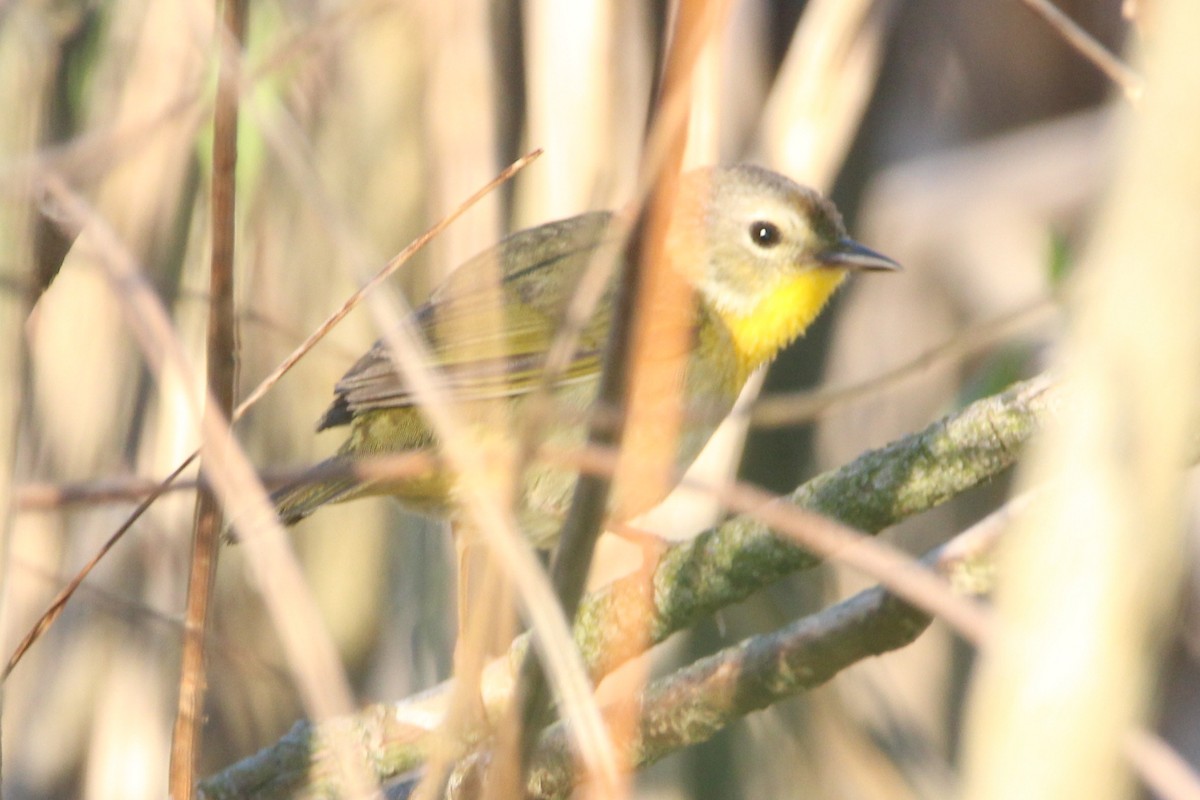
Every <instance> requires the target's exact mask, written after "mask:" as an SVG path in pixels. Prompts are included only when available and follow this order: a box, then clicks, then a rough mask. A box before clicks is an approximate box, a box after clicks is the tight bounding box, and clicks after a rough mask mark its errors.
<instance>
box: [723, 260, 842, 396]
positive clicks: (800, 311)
mask: <svg viewBox="0 0 1200 800" xmlns="http://www.w3.org/2000/svg"><path fill="white" fill-rule="evenodd" d="M845 277H846V271H845V270H843V269H811V270H805V271H804V272H802V273H800V274H799V275H796V276H795V277H793V278H789V279H787V280H785V281H783V282H782V283H780V284H779V285H778V286H777V287H775V288H774V289H773V290H771V291H770V292H768V293H767V295H766V296H765V297H763V298H762V299H761V300H759V301H758V303H756V304H755V305H754V306H753V307H752V308H751V309H750V310H749V311H748V312H745V313H729V312H724V313H722V314H721V318H722V319H723V320H724V321H725V324H726V325H727V326H728V327H729V332H730V333H731V334H732V336H733V343H734V347H735V348H736V349H737V360H738V371H739V372H740V373H742V374H743V375H749V374H750V373H751V372H752V371H754V370H755V369H757V368H758V367H759V366H760V365H761V364H763V363H765V362H767V361H770V360H771V359H772V358H774V357H775V356H776V354H778V353H779V351H780V350H782V349H783V348H784V347H786V346H787V345H789V344H791V343H792V341H794V340H795V339H796V337H798V336H800V335H801V334H803V333H804V331H805V330H806V329H807V328H808V326H809V325H810V324H811V323H812V321H813V320H814V319H816V317H817V315H818V314H820V313H821V309H822V308H824V306H825V303H826V302H827V301H828V300H829V297H830V296H831V295H832V294H833V292H834V290H835V289H837V287H838V286H839V285H840V284H841V282H842V281H843V280H844V279H845Z"/></svg>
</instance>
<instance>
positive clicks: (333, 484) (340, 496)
mask: <svg viewBox="0 0 1200 800" xmlns="http://www.w3.org/2000/svg"><path fill="white" fill-rule="evenodd" d="M350 461H351V459H350V458H349V457H347V456H343V455H336V456H333V457H332V458H327V459H325V460H324V461H322V462H321V463H320V464H318V465H317V466H316V467H315V468H314V469H313V472H314V473H317V474H318V475H320V474H322V473H325V474H326V476H325V477H312V478H301V479H300V480H297V481H294V482H292V483H289V484H287V485H285V486H281V487H279V488H278V489H276V490H275V491H273V492H271V502H272V503H274V504H275V511H276V512H277V513H278V514H279V518H280V519H281V520H282V521H283V524H284V525H294V524H295V523H297V522H299V521H300V520H302V519H304V518H305V517H307V516H308V515H309V514H311V513H312V512H314V511H316V510H317V509H318V508H320V507H321V506H323V505H325V504H326V503H340V502H341V501H343V500H349V499H350V498H352V497H357V496H358V495H360V494H362V493H363V491H364V486H363V484H362V481H361V480H360V479H358V478H356V477H355V476H353V475H351V474H349V472H348V471H347V470H345V469H344V468H345V467H346V466H347V465H348V464H349V463H350ZM338 472H341V473H342V474H341V475H338V474H337V473H338Z"/></svg>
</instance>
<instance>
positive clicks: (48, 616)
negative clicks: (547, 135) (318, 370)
mask: <svg viewBox="0 0 1200 800" xmlns="http://www.w3.org/2000/svg"><path fill="white" fill-rule="evenodd" d="M541 154H542V151H541V150H540V149H535V150H533V151H531V152H530V153H527V154H526V155H524V156H522V157H521V158H519V159H517V160H516V161H514V162H513V163H512V164H511V165H509V167H508V168H506V169H505V170H503V171H502V172H501V173H500V174H499V175H497V176H496V177H495V178H494V179H493V180H492V181H491V182H489V183H488V184H487V185H486V186H484V187H483V188H482V189H480V190H479V191H478V192H476V193H475V194H473V195H471V196H470V197H468V198H467V199H466V200H464V201H463V202H462V203H461V204H460V205H459V206H458V207H457V208H455V209H454V211H452V212H451V213H450V214H448V215H446V216H445V217H443V218H441V219H440V220H438V222H437V223H435V224H434V225H432V226H431V227H430V228H429V229H428V230H426V231H425V232H424V233H423V234H421V235H420V236H418V237H417V238H416V239H414V240H413V241H412V243H410V244H409V245H408V246H407V247H405V248H404V249H403V250H401V251H400V252H399V253H398V254H397V255H396V256H395V257H394V258H392V259H391V260H389V261H388V262H387V264H385V265H384V266H383V267H382V268H381V269H380V270H379V271H378V272H377V273H376V274H375V275H374V276H373V277H372V278H371V279H370V280H369V281H367V282H366V283H365V284H364V285H363V287H362V288H361V289H359V290H358V291H356V292H354V293H353V294H352V295H350V297H349V298H348V299H347V300H346V301H345V302H344V303H343V304H342V305H341V307H340V308H338V310H337V311H335V312H333V314H331V315H330V316H329V317H328V318H327V319H326V320H325V322H323V323H322V324H321V325H319V326H318V327H317V329H316V331H314V332H313V333H312V334H310V335H309V336H308V338H306V339H305V340H304V341H303V342H301V344H300V345H299V346H298V347H297V348H296V349H295V350H293V351H292V353H291V355H289V356H288V357H287V358H285V359H284V360H283V361H282V362H280V364H279V366H277V367H276V368H275V369H274V370H272V371H271V373H270V374H269V375H267V376H266V377H265V378H263V380H262V381H261V382H260V383H259V384H258V386H256V387H255V388H254V390H253V391H252V392H250V394H249V395H248V396H247V397H246V399H245V400H243V401H242V402H241V403H239V404H238V407H237V408H236V409H235V410H234V412H233V421H234V422H237V421H238V420H239V419H241V418H242V417H243V416H244V415H245V414H246V412H247V411H249V410H250V408H251V407H252V406H253V405H254V404H255V403H257V402H258V401H259V400H260V399H262V397H263V395H265V394H266V393H267V391H268V390H270V389H271V387H273V386H274V385H275V384H276V383H277V382H278V381H279V379H280V378H281V377H283V375H284V374H285V373H287V371H288V370H290V369H291V368H292V367H293V366H295V365H296V363H297V362H298V361H299V360H300V359H301V358H303V357H304V355H305V354H306V353H308V351H309V350H311V349H312V348H313V347H314V346H315V345H316V344H317V342H319V341H320V340H321V339H322V338H323V337H324V336H325V335H326V334H328V333H329V331H330V330H332V329H333V327H334V326H335V325H337V323H339V322H341V320H342V319H344V318H345V317H346V315H347V314H349V313H350V311H352V310H353V309H354V308H355V307H356V306H357V305H358V304H359V303H361V302H362V300H363V298H364V297H365V296H366V295H367V294H368V293H369V292H370V291H371V290H373V289H375V288H376V287H378V286H379V284H380V283H382V282H383V281H384V280H386V279H387V278H388V277H389V276H390V275H391V274H392V273H394V272H395V271H396V270H397V269H399V268H400V267H401V266H403V265H404V264H405V263H407V262H408V260H409V259H411V258H412V257H413V255H414V254H416V252H417V251H418V250H420V249H421V248H422V247H424V246H425V245H426V244H428V243H429V241H430V240H431V239H433V238H434V237H435V236H437V235H438V234H440V233H441V232H442V231H443V230H445V229H446V228H447V227H449V226H450V225H451V224H452V223H453V222H454V221H455V220H457V219H458V218H459V217H461V216H462V215H463V214H465V213H466V212H467V211H468V210H469V209H470V208H471V207H472V206H473V205H474V204H475V203H477V202H478V201H479V200H480V199H481V198H483V197H484V196H485V195H487V194H488V193H489V192H491V191H492V190H494V189H495V188H496V187H497V186H499V185H500V184H501V183H503V182H505V181H507V180H509V179H510V178H512V176H513V175H515V174H516V173H517V172H518V171H520V170H521V169H524V168H525V167H526V166H528V165H529V164H530V163H531V162H533V161H534V160H535V159H537V158H538V156H540V155H541ZM54 183H55V185H58V184H57V178H55V179H54ZM199 455H200V451H199V450H195V451H193V452H192V453H191V454H190V455H189V456H188V457H187V458H186V459H184V461H183V463H181V464H180V465H179V466H178V467H176V468H175V469H174V470H172V472H171V473H170V474H169V475H168V476H167V477H166V478H164V479H163V480H162V483H161V484H160V485H158V486H156V487H154V488H152V489H150V490H149V494H148V496H147V497H146V499H145V501H143V502H142V503H139V504H138V507H137V508H135V509H134V510H133V512H132V513H131V514H130V515H129V517H127V518H126V520H125V522H123V523H122V524H121V526H120V527H119V528H117V530H116V531H115V532H114V533H113V535H112V536H110V537H109V539H108V541H106V542H105V543H104V545H103V546H102V547H101V549H100V550H99V551H98V552H97V553H96V555H95V556H93V557H92V558H91V559H90V560H89V561H88V562H87V564H85V565H84V566H83V568H81V569H80V570H79V572H78V573H77V574H76V575H75V577H74V578H73V579H72V580H71V582H70V583H68V584H67V586H65V587H64V588H63V590H62V591H61V592H59V593H58V595H56V596H55V598H54V600H52V601H51V603H50V605H49V606H48V607H47V609H46V610H45V611H44V612H42V615H41V616H40V617H39V618H38V620H37V622H35V623H34V624H33V626H32V627H31V628H30V630H29V632H28V633H27V634H26V635H25V637H24V638H23V639H22V640H21V644H20V645H18V647H17V649H16V650H15V651H14V653H13V655H12V656H11V657H10V658H9V660H8V664H7V666H6V667H5V670H4V674H3V677H0V682H3V680H4V679H6V678H7V677H8V675H9V673H10V672H12V670H13V667H15V666H16V665H17V663H18V662H19V661H20V660H21V658H22V657H24V655H25V653H26V651H28V650H29V648H30V647H31V646H32V645H33V644H34V642H36V641H37V640H38V639H39V638H40V637H41V636H42V635H43V634H44V633H45V632H46V630H48V629H49V627H50V626H51V625H52V624H53V623H54V621H55V620H56V619H58V616H59V615H60V614H61V613H62V609H63V607H64V606H65V605H66V603H67V601H69V600H70V599H71V595H72V594H73V593H74V591H75V589H76V588H77V587H78V586H79V584H80V583H82V582H83V581H84V580H85V579H86V578H87V576H88V575H89V574H91V571H92V570H93V569H95V567H96V565H97V564H99V563H100V561H101V559H103V557H104V556H105V555H106V554H107V553H108V551H109V550H111V549H112V547H113V545H115V544H116V543H117V542H118V541H119V540H120V539H121V537H122V536H124V535H125V532H126V531H128V530H129V529H130V528H131V527H132V526H133V524H134V523H135V522H137V521H138V520H139V519H140V518H141V517H142V515H143V514H145V513H146V511H147V510H148V509H149V508H150V506H151V505H153V503H154V501H155V500H157V499H158V498H159V497H160V496H161V495H162V494H163V493H165V492H167V491H168V490H170V489H171V487H172V484H173V483H174V482H175V481H176V480H177V479H178V477H179V476H180V475H182V474H183V472H184V471H185V470H186V469H187V468H188V467H189V466H190V465H191V464H192V463H193V462H194V461H195V460H196V459H197V458H198V457H199ZM66 494H67V495H68V496H70V495H71V491H70V490H69V488H68V490H66Z"/></svg>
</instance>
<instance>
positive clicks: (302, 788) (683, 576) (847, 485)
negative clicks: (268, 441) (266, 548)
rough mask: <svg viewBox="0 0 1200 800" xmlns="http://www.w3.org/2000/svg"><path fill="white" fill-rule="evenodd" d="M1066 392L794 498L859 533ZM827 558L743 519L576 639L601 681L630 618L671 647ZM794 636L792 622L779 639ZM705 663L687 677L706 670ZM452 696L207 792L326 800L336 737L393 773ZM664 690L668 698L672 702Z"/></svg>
mask: <svg viewBox="0 0 1200 800" xmlns="http://www.w3.org/2000/svg"><path fill="white" fill-rule="evenodd" d="M1059 400H1060V394H1059V392H1058V391H1057V390H1055V389H1054V388H1053V387H1052V386H1051V382H1050V380H1049V379H1048V378H1047V377H1045V376H1042V377H1039V378H1035V379H1033V380H1030V381H1026V382H1023V383H1019V384H1016V385H1014V386H1012V387H1011V388H1010V389H1008V390H1007V391H1006V392H1004V393H1002V394H999V395H996V396H993V397H988V398H984V399H982V400H979V401H977V402H975V403H972V404H971V405H970V406H968V407H966V408H965V409H962V410H961V411H959V412H957V413H955V414H952V415H950V416H948V417H946V418H944V419H942V420H940V421H939V422H936V423H934V424H933V425H931V426H929V427H928V428H926V429H925V430H924V431H921V432H919V433H916V434H913V435H911V436H908V437H906V438H904V439H901V440H899V441H897V442H894V443H892V444H890V445H888V446H886V447H883V448H881V449H879V450H874V451H871V452H868V453H865V454H863V455H862V456H860V457H859V458H857V459H855V460H854V461H853V462H851V463H850V464H847V465H846V466H844V467H841V468H839V469H836V470H833V471H831V472H827V473H824V474H822V475H820V476H818V477H816V478H814V479H812V480H811V481H809V482H808V483H806V484H805V485H803V486H801V487H800V488H799V489H797V490H796V491H795V492H794V493H792V495H791V497H790V501H791V502H792V503H794V504H796V505H797V506H799V507H801V508H804V509H806V510H809V511H813V512H817V513H821V514H825V515H828V516H831V517H834V518H836V519H838V520H840V521H841V522H843V523H845V524H847V525H851V526H853V527H856V528H859V529H860V530H864V531H869V532H878V531H879V530H882V529H883V528H885V527H888V526H889V525H893V524H895V523H897V522H900V521H901V520H903V519H905V518H907V517H910V516H913V515H914V514H918V513H920V512H923V511H926V510H928V509H930V508H933V507H935V506H937V505H940V504H941V503H944V502H945V501H947V500H948V499H950V498H951V497H953V496H955V495H956V494H959V493H960V492H963V491H965V490H967V489H969V488H971V487H973V486H976V485H978V484H981V483H984V482H986V481H988V480H990V479H992V478H994V477H996V476H997V475H998V474H999V473H1000V472H1002V471H1003V470H1004V469H1006V468H1007V467H1009V466H1011V465H1012V464H1013V463H1014V462H1015V460H1016V459H1017V457H1018V455H1019V452H1020V450H1021V447H1022V445H1024V444H1025V442H1027V441H1028V440H1029V438H1030V437H1031V436H1032V435H1033V434H1034V433H1035V432H1036V431H1037V430H1038V429H1039V427H1040V425H1041V423H1042V421H1043V420H1044V418H1045V416H1046V415H1047V414H1048V413H1051V412H1053V410H1054V408H1055V407H1056V405H1057V404H1058V402H1059ZM816 563H817V559H816V558H814V557H813V556H811V555H809V554H807V553H805V552H804V551H802V550H799V549H797V548H795V547H793V546H791V545H789V544H787V543H786V542H784V541H782V540H779V539H776V538H775V537H774V536H773V535H772V534H771V532H770V531H769V530H767V529H766V527H765V526H763V525H762V524H761V523H758V522H756V521H753V520H751V519H749V518H747V517H735V518H733V519H731V520H729V521H727V522H726V523H724V524H722V525H720V526H718V527H716V528H713V529H711V530H709V531H706V532H705V533H703V534H701V535H700V536H698V537H697V538H696V539H694V540H692V541H689V542H686V543H682V544H679V545H675V546H672V547H670V548H668V550H667V551H666V553H665V555H664V556H663V558H662V560H661V561H660V562H659V564H658V566H657V568H656V570H655V573H654V575H653V577H652V579H651V581H650V585H649V586H648V585H647V582H646V581H645V580H644V579H642V578H638V577H636V576H634V577H628V578H624V579H621V580H619V581H616V582H615V583H613V584H610V585H609V586H607V587H605V588H603V589H601V590H599V591H598V592H595V593H593V594H592V595H589V596H588V597H586V598H585V599H584V602H583V604H582V605H581V607H580V612H579V616H578V618H577V621H576V629H575V637H576V642H577V643H578V644H579V646H580V648H581V650H582V653H583V656H584V661H585V663H586V664H587V666H588V670H589V673H590V674H591V676H592V678H593V679H594V680H598V679H599V678H600V677H602V676H603V675H606V674H608V673H609V672H611V671H612V670H613V669H615V668H616V667H617V666H619V665H620V664H621V663H623V662H624V661H625V660H627V659H629V658H632V657H633V656H635V655H637V654H638V652H637V651H635V650H632V649H631V648H629V647H628V646H626V644H625V642H624V639H623V637H622V636H621V633H620V632H621V631H622V630H627V626H628V625H644V626H646V629H648V630H649V631H650V632H651V636H652V639H653V642H659V641H662V640H663V639H665V638H666V637H667V636H669V635H670V634H671V633H673V632H675V631H677V630H680V629H682V628H684V627H686V626H688V625H690V624H692V623H693V622H694V621H696V620H698V619H699V618H701V617H703V616H705V615H707V614H710V613H712V612H713V611H715V610H716V609H718V608H721V607H724V606H727V605H731V604H733V603H736V602H738V601H740V600H742V599H744V598H745V597H747V596H748V595H750V594H751V593H753V592H755V591H758V590H760V589H762V588H764V587H766V586H768V585H769V584H771V583H774V582H775V581H777V580H779V579H780V578H783V577H785V576H786V575H789V574H791V573H793V572H797V571H800V570H803V569H808V568H811V567H813V566H814V565H815V564H816ZM848 602H850V601H848ZM857 602H860V603H862V602H866V601H861V600H860V601H857ZM888 602H890V603H893V604H897V603H898V601H894V600H892V601H888ZM885 605H886V604H885ZM833 608H834V609H838V608H841V609H843V611H842V612H834V611H833V610H832V609H831V610H828V611H826V612H822V614H835V613H850V612H847V611H845V604H842V605H839V606H834V607H833ZM905 613H913V614H919V612H915V611H914V612H905ZM797 624H805V623H797ZM806 624H809V625H811V624H813V623H811V622H810V623H806ZM785 630H786V629H785ZM919 632H920V629H919V628H918V629H916V630H913V631H910V633H911V636H912V637H915V636H916V635H917V633H919ZM783 635H784V633H783V632H782V631H781V632H778V633H776V634H771V636H783ZM895 635H898V636H900V638H898V639H897V640H896V644H895V646H896V647H899V646H902V645H903V644H904V643H905V642H904V641H902V640H901V639H903V635H907V634H895ZM527 641H528V639H527V637H526V636H522V637H520V638H518V640H517V641H516V642H514V644H513V647H512V649H510V651H509V656H508V657H507V658H506V659H502V660H501V661H500V662H497V663H496V664H494V665H493V666H492V667H490V668H489V671H488V672H489V678H490V677H494V676H495V674H496V673H504V677H503V678H496V680H495V683H496V684H498V685H493V686H485V688H484V697H485V700H486V701H487V703H488V705H489V706H502V705H503V704H505V703H507V700H508V691H510V690H511V671H510V669H509V666H510V665H511V664H516V663H519V659H520V656H521V654H522V653H523V652H524V650H525V648H526V647H527ZM815 646H816V645H815V644H814V647H815ZM814 652H815V651H814ZM870 654H871V653H867V652H862V653H859V654H857V655H855V654H854V653H853V652H850V653H847V654H846V656H847V657H848V658H850V660H849V661H847V662H846V663H852V661H853V660H854V658H862V657H865V656H866V655H870ZM703 663H705V662H697V664H695V665H692V666H691V667H688V668H687V669H686V670H685V671H684V672H685V673H687V674H696V672H695V671H702V667H701V666H700V665H701V664H703ZM839 669H840V667H839ZM505 679H507V682H506V680H505ZM655 687H661V684H655V685H653V686H651V687H650V688H649V689H648V690H647V695H646V696H647V697H648V698H651V697H653V694H652V693H653V692H655V691H660V692H661V691H663V690H662V689H661V688H657V689H656V688H655ZM448 694H449V685H448V684H443V685H442V686H440V687H438V688H436V689H434V690H431V691H430V692H426V693H424V694H422V695H421V696H420V697H417V698H411V699H408V700H404V701H400V702H398V703H394V704H390V705H374V706H370V707H368V708H366V709H364V710H363V711H362V712H360V713H359V714H357V715H355V716H353V717H348V718H344V719H339V720H335V721H333V722H330V723H326V724H324V725H321V726H319V727H314V726H313V725H311V724H310V723H308V722H300V723H297V724H296V726H295V727H293V729H292V731H291V732H289V733H288V735H287V736H285V737H284V738H283V739H282V740H280V741H279V742H278V743H276V744H275V745H272V746H270V747H268V748H266V749H264V750H262V751H261V752H259V753H258V754H256V755H254V756H251V757H250V758H247V759H245V760H243V761H241V762H239V763H237V764H235V765H233V766H231V767H229V768H228V769H226V770H225V771H223V772H221V773H219V774H217V775H215V776H213V777H211V778H209V779H207V780H205V781H203V782H202V784H201V795H202V796H204V797H208V798H234V797H257V798H281V797H316V796H326V795H327V793H328V792H330V791H333V788H332V787H330V786H329V785H328V777H327V776H328V775H329V774H330V773H331V770H328V769H325V768H324V767H323V764H324V763H325V759H327V758H328V757H329V750H328V745H327V742H329V741H332V740H333V738H335V737H336V736H339V735H344V734H345V732H347V731H352V732H353V735H354V738H355V740H357V741H361V742H363V743H364V744H363V747H364V750H366V751H367V759H368V761H369V763H371V764H372V765H373V766H374V768H375V769H376V771H377V777H378V778H379V779H380V780H389V779H392V778H395V777H396V776H398V775H402V774H403V773H405V772H407V771H409V770H412V769H415V768H417V767H419V766H420V765H421V764H422V763H423V760H424V756H425V753H426V751H427V749H428V747H429V743H430V741H431V739H430V734H431V733H432V732H434V731H436V729H437V725H438V722H439V720H440V716H441V711H442V707H443V706H442V704H443V703H444V700H445V698H446V697H447V696H448ZM663 697H664V699H663V701H664V702H665V700H666V699H668V698H667V696H665V695H664V696H663ZM648 702H649V701H648ZM552 730H553V729H552ZM546 736H547V737H549V738H546V739H545V740H544V742H543V745H542V747H543V748H546V747H552V746H553V744H552V743H553V739H552V734H550V733H548V734H546ZM563 746H564V747H565V743H564V745H563ZM538 763H542V762H538ZM539 774H540V773H539ZM538 780H541V779H540V778H539V779H538Z"/></svg>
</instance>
